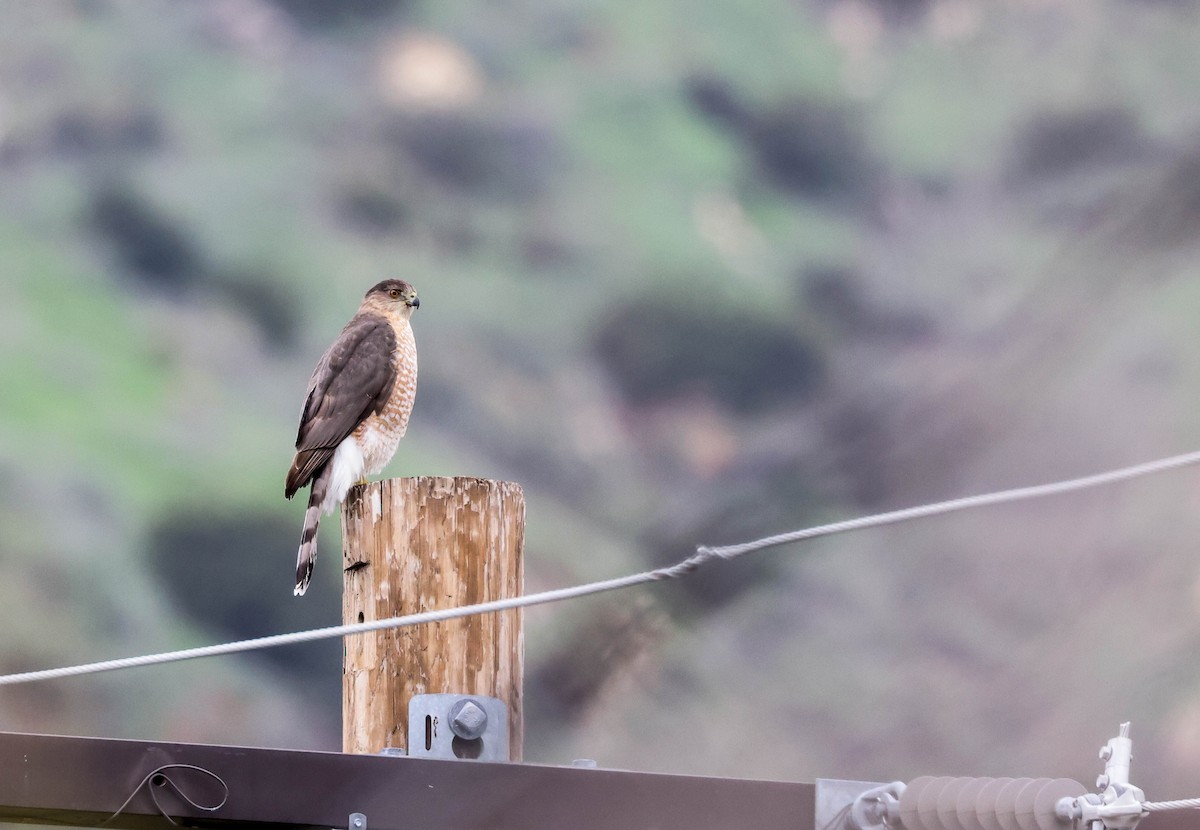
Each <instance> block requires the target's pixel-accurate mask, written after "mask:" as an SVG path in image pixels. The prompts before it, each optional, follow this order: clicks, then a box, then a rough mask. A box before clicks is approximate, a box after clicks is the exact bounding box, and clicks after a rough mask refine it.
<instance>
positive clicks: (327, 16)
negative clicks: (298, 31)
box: [274, 0, 411, 31]
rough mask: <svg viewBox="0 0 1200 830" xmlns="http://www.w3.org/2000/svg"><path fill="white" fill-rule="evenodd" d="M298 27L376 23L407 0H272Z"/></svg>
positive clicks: (326, 28) (406, 2) (408, 2)
mask: <svg viewBox="0 0 1200 830" xmlns="http://www.w3.org/2000/svg"><path fill="white" fill-rule="evenodd" d="M274 3H275V5H276V6H278V7H279V8H281V9H283V10H284V11H285V12H287V13H288V14H289V15H290V16H291V17H292V19H293V20H295V21H296V22H297V23H298V24H300V25H301V26H303V27H305V28H307V29H311V30H313V31H322V30H335V29H342V28H346V27H349V26H356V25H363V24H371V23H378V22H380V21H383V20H386V19H388V18H389V17H392V16H393V15H395V14H396V13H398V12H401V11H403V10H404V9H406V8H407V7H408V6H409V5H411V0H274Z"/></svg>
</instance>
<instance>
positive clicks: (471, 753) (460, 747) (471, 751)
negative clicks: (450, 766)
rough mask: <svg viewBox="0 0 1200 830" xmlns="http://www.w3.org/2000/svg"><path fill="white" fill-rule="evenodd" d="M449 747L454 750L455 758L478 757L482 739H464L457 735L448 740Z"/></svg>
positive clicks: (480, 752) (481, 747) (480, 753)
mask: <svg viewBox="0 0 1200 830" xmlns="http://www.w3.org/2000/svg"><path fill="white" fill-rule="evenodd" d="M450 749H451V750H453V751H454V757H455V758H468V759H469V758H478V757H479V756H480V755H482V754H483V739H482V738H476V739H475V740H473V741H465V740H463V739H462V738H459V737H458V736H455V738H454V740H453V741H451V742H450Z"/></svg>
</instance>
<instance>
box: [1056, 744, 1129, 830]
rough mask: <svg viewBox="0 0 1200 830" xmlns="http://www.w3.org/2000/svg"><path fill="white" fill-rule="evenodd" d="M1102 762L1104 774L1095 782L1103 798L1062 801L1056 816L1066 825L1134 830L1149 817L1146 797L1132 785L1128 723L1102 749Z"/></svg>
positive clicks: (1086, 797) (1090, 796)
mask: <svg viewBox="0 0 1200 830" xmlns="http://www.w3.org/2000/svg"><path fill="white" fill-rule="evenodd" d="M1100 760H1102V761H1104V773H1103V774H1102V775H1101V776H1100V777H1099V778H1097V779H1096V787H1097V788H1098V789H1099V790H1101V792H1100V794H1099V795H1096V794H1092V793H1089V794H1088V795H1086V796H1083V797H1081V798H1076V799H1068V798H1063V799H1060V800H1059V802H1058V804H1057V805H1056V807H1055V812H1056V813H1057V815H1058V816H1059V818H1061V819H1063V820H1065V821H1073V822H1075V823H1076V825H1079V824H1080V823H1083V824H1089V825H1091V826H1092V828H1093V830H1098V828H1100V827H1103V828H1105V830H1131V829H1132V828H1133V827H1136V826H1137V823H1138V822H1139V821H1141V820H1142V819H1143V818H1144V817H1145V816H1147V815H1149V813H1148V812H1147V811H1146V808H1145V807H1143V806H1142V802H1143V801H1145V800H1146V794H1145V793H1143V792H1142V790H1141V789H1140V788H1138V787H1135V786H1133V785H1132V784H1130V783H1129V767H1130V763H1131V762H1132V761H1133V741H1132V740H1130V738H1129V724H1128V723H1123V724H1121V728H1120V730H1119V731H1118V732H1117V737H1115V738H1109V740H1108V743H1106V744H1105V745H1104V746H1102V747H1100Z"/></svg>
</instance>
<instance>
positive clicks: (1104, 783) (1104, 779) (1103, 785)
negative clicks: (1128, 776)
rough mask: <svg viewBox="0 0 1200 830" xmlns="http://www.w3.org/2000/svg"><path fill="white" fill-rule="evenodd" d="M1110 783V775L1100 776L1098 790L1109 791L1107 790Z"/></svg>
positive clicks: (1097, 780) (1097, 779)
mask: <svg viewBox="0 0 1200 830" xmlns="http://www.w3.org/2000/svg"><path fill="white" fill-rule="evenodd" d="M1108 783H1109V781H1108V773H1105V774H1103V775H1100V776H1099V777H1097V778H1096V789H1098V790H1107V789H1108Z"/></svg>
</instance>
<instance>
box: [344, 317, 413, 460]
mask: <svg viewBox="0 0 1200 830" xmlns="http://www.w3.org/2000/svg"><path fill="white" fill-rule="evenodd" d="M390 322H391V323H392V328H393V329H394V330H395V332H396V349H395V351H394V352H393V353H392V360H393V362H394V364H395V367H396V383H395V385H394V386H393V387H392V394H391V395H390V396H389V397H388V400H387V403H386V404H385V405H384V408H383V409H382V410H381V411H380V412H378V413H373V414H371V415H370V416H368V417H367V418H366V420H364V421H363V422H362V423H361V424H359V425H358V427H357V428H356V429H355V430H354V433H353V434H354V438H355V440H356V441H357V442H358V446H359V448H360V450H361V451H362V455H363V468H364V474H365V475H376V474H377V473H379V472H380V471H381V470H382V469H383V468H384V467H386V466H387V464H388V462H389V461H391V460H392V456H393V455H395V454H396V447H397V446H398V445H399V444H400V439H401V438H403V437H404V433H405V431H406V430H407V429H408V416H409V415H410V414H412V408H413V401H414V400H415V399H416V394H417V344H416V341H415V339H414V338H413V332H412V327H411V326H409V324H408V321H407V320H392V321H390Z"/></svg>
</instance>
